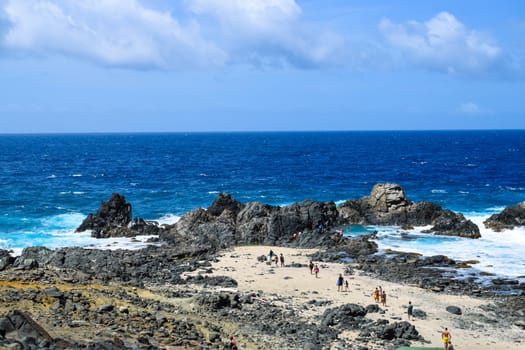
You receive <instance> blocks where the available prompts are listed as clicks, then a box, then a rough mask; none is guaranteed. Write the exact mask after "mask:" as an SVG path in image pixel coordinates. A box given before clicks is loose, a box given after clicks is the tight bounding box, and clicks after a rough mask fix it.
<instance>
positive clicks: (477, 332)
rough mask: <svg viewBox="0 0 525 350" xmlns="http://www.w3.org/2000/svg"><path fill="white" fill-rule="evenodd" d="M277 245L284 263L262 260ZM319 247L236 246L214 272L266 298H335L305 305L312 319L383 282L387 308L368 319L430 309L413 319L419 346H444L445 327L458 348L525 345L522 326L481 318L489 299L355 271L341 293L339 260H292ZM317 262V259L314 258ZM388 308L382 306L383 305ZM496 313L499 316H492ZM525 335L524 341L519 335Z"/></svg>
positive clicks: (365, 299)
mask: <svg viewBox="0 0 525 350" xmlns="http://www.w3.org/2000/svg"><path fill="white" fill-rule="evenodd" d="M270 249H272V250H273V251H274V252H275V253H277V254H281V253H283V254H284V256H285V265H286V266H285V267H275V264H272V266H268V265H267V264H266V263H263V262H258V261H257V257H258V256H261V255H267V254H268V252H269V251H270ZM313 252H315V250H307V249H293V248H282V247H269V246H247V247H237V248H235V249H233V250H230V251H227V252H224V253H223V255H222V257H221V258H220V259H219V262H217V263H214V264H213V268H214V273H213V275H220V276H229V277H231V278H233V279H235V280H236V281H237V282H238V283H239V285H238V290H239V291H240V292H251V291H254V292H257V291H262V298H266V299H272V295H280V296H286V297H292V300H293V302H294V303H297V304H303V303H305V302H308V301H309V300H312V299H315V300H331V301H333V303H332V304H330V305H327V306H326V307H318V308H314V309H313V310H312V308H310V309H308V310H304V311H303V308H298V309H299V310H301V311H300V313H301V315H302V316H304V317H305V318H306V319H310V320H311V321H312V322H315V320H314V319H313V318H312V316H313V314H316V313H317V314H321V313H322V312H323V311H324V310H325V309H326V308H329V307H335V306H338V305H341V304H345V303H356V304H359V305H362V306H366V305H369V304H372V303H374V299H373V297H372V293H373V291H374V289H375V288H376V287H378V286H381V287H382V288H383V289H384V290H385V291H386V293H387V303H386V307H384V310H385V313H384V314H380V313H369V314H368V315H367V317H368V318H371V319H377V318H386V319H388V320H390V321H391V322H395V321H400V320H407V314H406V310H407V305H408V302H409V301H412V304H413V305H414V310H417V309H420V310H423V311H424V312H426V314H427V317H426V319H415V320H414V321H411V322H412V323H413V324H414V325H415V327H416V329H417V330H418V332H419V333H420V334H421V335H422V336H423V337H424V339H426V340H427V341H429V342H430V344H423V343H419V344H418V343H413V345H414V346H428V347H430V346H434V347H442V345H443V344H442V342H441V331H442V330H443V329H444V328H445V327H448V329H449V331H450V332H451V335H452V338H451V340H452V342H453V344H454V345H455V347H456V349H457V350H465V349H469V350H474V349H479V350H483V349H487V350H488V349H490V350H494V349H505V350H512V349H525V332H524V331H522V330H520V329H519V328H518V327H516V326H513V327H511V328H502V327H501V326H500V325H498V324H495V325H489V324H484V323H482V322H481V321H479V322H477V321H476V319H477V318H476V317H475V315H476V314H481V315H485V314H486V312H485V311H483V310H482V309H480V308H479V307H480V305H483V304H487V303H488V302H487V301H486V300H484V299H477V298H473V297H469V296H453V295H444V294H438V293H434V292H432V291H428V290H424V289H421V288H417V287H414V286H408V285H402V284H396V283H389V282H384V281H379V280H375V279H371V278H368V277H365V276H360V274H359V271H357V270H355V273H354V275H344V277H345V279H348V281H349V283H350V291H349V292H338V291H337V287H336V285H335V282H336V279H337V277H338V276H339V274H340V273H344V267H345V265H343V264H339V263H336V264H334V263H319V267H320V273H319V278H315V276H314V275H310V270H309V269H308V267H302V268H294V267H291V266H290V264H291V263H292V262H296V263H301V264H305V265H307V264H308V263H309V257H308V254H311V253H313ZM314 263H315V261H314ZM449 305H454V306H458V307H460V308H461V310H462V311H463V315H461V316H458V315H453V314H451V313H449V312H447V311H446V310H445V308H446V307H447V306H449ZM380 307H381V308H383V307H382V306H380ZM487 316H490V318H495V315H487ZM344 336H348V337H355V336H356V333H355V334H354V333H352V332H348V333H345V334H344ZM519 339H522V343H518V342H516V340H519Z"/></svg>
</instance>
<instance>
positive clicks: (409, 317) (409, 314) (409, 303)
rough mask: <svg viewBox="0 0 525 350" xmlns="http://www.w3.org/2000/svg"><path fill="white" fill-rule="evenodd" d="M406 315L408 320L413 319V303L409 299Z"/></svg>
mask: <svg viewBox="0 0 525 350" xmlns="http://www.w3.org/2000/svg"><path fill="white" fill-rule="evenodd" d="M407 315H408V320H409V321H410V320H413V319H414V305H412V302H411V301H409V302H408V308H407Z"/></svg>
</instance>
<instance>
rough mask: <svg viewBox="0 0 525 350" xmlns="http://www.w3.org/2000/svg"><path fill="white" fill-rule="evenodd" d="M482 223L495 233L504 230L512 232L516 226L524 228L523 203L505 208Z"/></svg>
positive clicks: (524, 204) (524, 207) (524, 214)
mask: <svg viewBox="0 0 525 350" xmlns="http://www.w3.org/2000/svg"><path fill="white" fill-rule="evenodd" d="M483 223H484V224H485V227H486V228H491V229H493V230H494V231H497V232H500V231H502V230H506V229H510V230H512V229H513V228H514V227H518V226H525V202H521V203H518V204H516V205H514V206H512V207H507V208H505V209H504V210H503V211H502V212H501V213H499V214H494V215H491V216H490V217H489V218H488V219H487V220H485V221H484V222H483Z"/></svg>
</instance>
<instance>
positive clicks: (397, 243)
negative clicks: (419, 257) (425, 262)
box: [375, 214, 525, 279]
mask: <svg viewBox="0 0 525 350" xmlns="http://www.w3.org/2000/svg"><path fill="white" fill-rule="evenodd" d="M488 217H489V215H487V214H483V215H480V214H478V215H474V216H472V215H467V218H468V219H470V220H472V222H474V223H475V224H476V225H478V227H479V229H480V233H481V238H479V239H470V238H461V237H450V236H439V235H433V234H428V233H423V232H422V231H424V230H425V229H428V228H429V227H416V228H415V229H414V230H409V231H407V230H403V229H401V228H399V227H376V228H375V229H377V230H378V240H377V243H378V245H379V248H380V249H382V250H383V249H387V248H389V249H393V250H400V251H410V252H417V253H420V254H423V255H424V256H432V255H446V256H448V257H450V258H452V259H455V260H462V261H467V260H477V261H479V263H478V264H475V265H473V267H474V269H476V270H479V271H484V272H489V273H493V274H496V275H503V276H508V277H514V278H516V277H518V276H524V275H525V256H524V255H523V252H524V251H525V228H523V227H522V228H516V229H514V230H505V231H503V232H494V231H492V230H490V229H487V228H485V226H484V225H483V221H484V220H486V219H487V218H488ZM522 279H523V278H522Z"/></svg>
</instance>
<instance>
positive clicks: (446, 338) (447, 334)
mask: <svg viewBox="0 0 525 350" xmlns="http://www.w3.org/2000/svg"><path fill="white" fill-rule="evenodd" d="M441 339H442V340H443V345H444V347H445V350H448V344H449V343H450V339H452V335H451V334H450V332H449V331H448V328H446V327H445V330H444V331H443V332H441Z"/></svg>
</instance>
